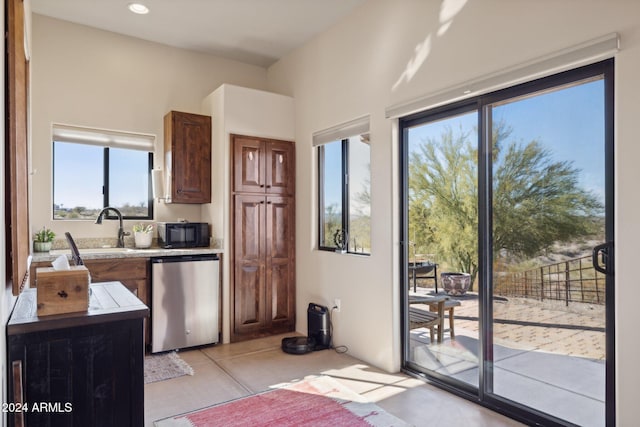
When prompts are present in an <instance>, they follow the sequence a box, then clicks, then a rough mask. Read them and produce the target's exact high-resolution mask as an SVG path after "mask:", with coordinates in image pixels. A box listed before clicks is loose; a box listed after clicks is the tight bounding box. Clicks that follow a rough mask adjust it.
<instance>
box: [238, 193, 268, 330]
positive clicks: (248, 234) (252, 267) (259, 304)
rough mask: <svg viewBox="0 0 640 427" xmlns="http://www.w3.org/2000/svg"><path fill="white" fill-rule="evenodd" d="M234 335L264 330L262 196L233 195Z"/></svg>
mask: <svg viewBox="0 0 640 427" xmlns="http://www.w3.org/2000/svg"><path fill="white" fill-rule="evenodd" d="M235 218H236V224H235V228H234V244H235V250H234V256H235V268H234V282H235V283H234V287H233V289H234V295H233V306H234V333H236V334H240V335H242V334H248V333H254V332H257V331H259V330H260V329H261V328H262V327H264V324H265V320H266V313H265V301H266V295H265V230H264V226H265V197H264V196H257V195H237V196H235Z"/></svg>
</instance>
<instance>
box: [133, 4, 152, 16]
mask: <svg viewBox="0 0 640 427" xmlns="http://www.w3.org/2000/svg"><path fill="white" fill-rule="evenodd" d="M129 10H130V11H131V12H133V13H137V14H138V15H146V14H147V13H149V8H148V7H147V6H145V5H143V4H140V3H129Z"/></svg>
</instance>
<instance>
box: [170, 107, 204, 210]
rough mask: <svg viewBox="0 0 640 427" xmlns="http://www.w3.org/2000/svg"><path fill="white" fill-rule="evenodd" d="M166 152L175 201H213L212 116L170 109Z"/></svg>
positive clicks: (172, 198)
mask: <svg viewBox="0 0 640 427" xmlns="http://www.w3.org/2000/svg"><path fill="white" fill-rule="evenodd" d="M164 153H165V170H166V172H167V173H168V174H170V176H171V182H170V187H171V189H170V195H171V202H172V203H211V117H210V116H202V115H199V114H190V113H182V112H179V111H171V112H169V113H167V115H166V116H165V117H164Z"/></svg>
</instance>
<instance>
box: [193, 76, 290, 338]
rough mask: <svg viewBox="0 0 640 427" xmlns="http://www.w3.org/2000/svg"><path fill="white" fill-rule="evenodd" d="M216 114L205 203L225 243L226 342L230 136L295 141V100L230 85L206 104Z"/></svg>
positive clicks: (226, 319)
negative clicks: (208, 198)
mask: <svg viewBox="0 0 640 427" xmlns="http://www.w3.org/2000/svg"><path fill="white" fill-rule="evenodd" d="M202 109H203V111H204V112H205V113H206V114H210V115H211V116H212V117H213V122H212V133H213V135H212V145H213V147H212V152H211V178H212V180H213V185H212V194H211V203H210V204H206V205H202V219H203V221H207V222H209V223H211V225H212V229H213V234H214V237H215V238H216V239H218V240H221V241H222V248H223V250H224V255H223V262H222V269H223V270H222V278H223V280H222V341H223V342H229V340H230V334H231V332H230V324H231V322H230V313H231V311H230V310H231V308H230V283H229V277H230V270H229V269H230V268H231V267H230V264H229V260H230V257H231V250H232V246H231V236H230V234H229V233H230V231H231V226H230V223H229V221H230V214H231V209H232V205H231V140H230V135H231V134H237V135H248V136H259V137H262V138H273V139H280V140H285V141H293V140H294V138H295V131H294V126H295V125H294V116H295V114H294V102H293V98H291V97H289V96H283V95H278V94H275V93H270V92H265V91H261V90H256V89H250V88H246V87H240V86H235V85H230V84H225V85H222V86H220V87H219V88H218V89H216V90H215V91H214V92H212V93H211V94H210V95H209V96H207V97H206V98H205V99H204V101H203V102H202Z"/></svg>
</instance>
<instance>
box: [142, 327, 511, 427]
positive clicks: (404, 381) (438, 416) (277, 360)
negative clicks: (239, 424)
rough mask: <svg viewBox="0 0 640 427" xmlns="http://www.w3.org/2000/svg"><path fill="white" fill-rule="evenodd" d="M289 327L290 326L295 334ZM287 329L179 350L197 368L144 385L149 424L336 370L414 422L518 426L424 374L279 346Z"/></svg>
mask: <svg viewBox="0 0 640 427" xmlns="http://www.w3.org/2000/svg"><path fill="white" fill-rule="evenodd" d="M289 335H291V334H289ZM281 339H282V336H274V337H269V338H262V339H258V340H252V341H247V342H242V343H235V344H223V345H216V346H212V347H207V348H203V349H198V350H188V351H182V352H180V356H181V357H182V358H183V359H184V360H186V361H187V362H188V363H189V364H190V365H191V366H192V367H193V369H194V371H195V375H193V376H183V377H180V378H175V379H171V380H167V381H160V382H156V383H151V384H147V385H146V386H145V408H144V409H145V425H146V426H148V427H152V426H153V422H154V421H155V420H158V419H162V418H166V417H168V416H171V415H176V414H180V413H184V412H188V411H191V410H195V409H199V408H202V407H206V406H209V405H213V404H216V403H220V402H224V401H227V400H231V399H236V398H239V397H242V396H247V395H250V394H253V393H256V392H260V391H263V390H266V389H268V388H269V386H270V385H273V384H278V383H282V382H289V381H292V380H295V379H301V378H304V377H305V376H307V375H318V374H324V375H331V376H332V377H334V378H336V379H337V380H339V381H341V382H342V383H343V384H345V385H346V386H347V387H349V388H351V389H352V390H354V391H355V392H357V393H360V394H361V395H363V396H365V397H367V398H368V399H369V400H370V401H372V402H375V403H376V404H378V405H379V406H380V407H382V408H383V409H385V410H386V411H388V412H390V413H392V414H393V415H395V416H397V417H398V418H401V419H403V420H404V421H406V422H407V423H409V424H413V425H415V426H441V425H446V426H450V427H455V426H464V427H468V426H474V427H477V426H491V427H499V426H520V425H522V424H520V423H518V422H516V421H513V420H511V419H509V418H506V417H503V416H502V415H499V414H497V413H495V412H492V411H490V410H488V409H486V408H483V407H481V406H479V405H476V404H474V403H471V402H469V401H467V400H464V399H461V398H459V397H457V396H454V395H452V394H450V393H447V392H445V391H443V390H440V389H438V388H436V387H433V386H431V385H429V384H427V383H425V382H424V381H421V380H418V379H415V378H412V377H409V376H407V375H404V374H401V373H396V374H389V373H387V372H384V371H381V370H379V369H376V368H374V367H371V366H368V365H367V364H365V363H363V362H362V361H360V360H358V359H355V358H353V357H351V356H349V355H348V354H338V353H336V352H334V351H333V350H324V351H317V352H313V353H310V354H306V355H303V356H295V355H289V354H286V353H284V352H282V351H281V350H280V341H281Z"/></svg>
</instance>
